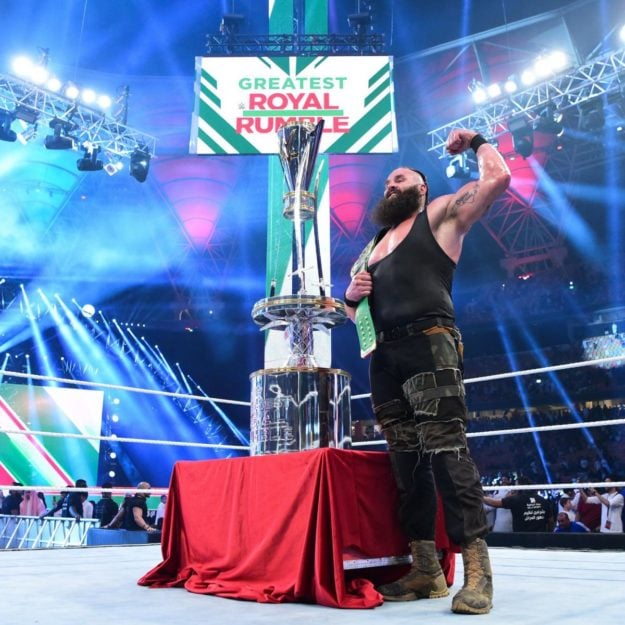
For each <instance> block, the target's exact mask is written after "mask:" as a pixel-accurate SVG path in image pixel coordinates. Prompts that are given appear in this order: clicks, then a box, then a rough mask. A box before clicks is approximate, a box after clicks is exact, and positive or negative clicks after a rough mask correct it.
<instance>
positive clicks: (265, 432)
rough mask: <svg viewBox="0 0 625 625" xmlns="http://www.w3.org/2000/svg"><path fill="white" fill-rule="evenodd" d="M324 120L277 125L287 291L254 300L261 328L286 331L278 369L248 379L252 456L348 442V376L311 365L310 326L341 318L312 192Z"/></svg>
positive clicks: (323, 326)
mask: <svg viewBox="0 0 625 625" xmlns="http://www.w3.org/2000/svg"><path fill="white" fill-rule="evenodd" d="M322 132H323V121H320V122H319V123H318V124H317V125H316V126H314V125H313V124H311V123H310V122H305V121H295V122H290V123H288V124H286V125H285V126H283V127H282V128H280V130H279V131H278V138H279V142H280V143H279V157H280V162H281V164H282V170H283V172H284V176H285V179H286V184H287V187H288V191H287V192H286V193H285V195H284V197H283V216H284V217H285V218H286V219H288V220H290V221H292V222H293V260H292V265H293V266H292V271H291V275H292V277H293V282H292V293H290V294H287V295H284V294H282V295H277V296H276V295H275V294H274V293H273V292H270V294H269V297H267V298H265V299H262V300H260V301H258V302H256V304H255V305H254V308H253V310H252V318H253V319H254V322H255V323H256V324H257V325H259V326H260V327H261V330H282V331H285V330H286V332H287V334H288V337H289V357H288V360H287V362H285V364H284V367H280V368H273V369H261V370H260V371H256V372H254V373H253V374H252V375H251V376H250V378H251V380H252V420H251V428H250V449H251V454H252V455H255V454H266V453H279V452H285V451H301V450H303V449H311V448H316V447H346V446H349V444H350V443H351V413H350V402H351V399H350V387H349V380H350V376H349V374H347V373H346V372H344V371H341V370H338V369H328V368H320V367H317V363H316V361H315V355H314V332H315V331H324V332H328V331H330V330H331V329H332V328H334V327H336V326H337V325H340V324H342V323H344V322H345V321H346V319H347V315H346V313H345V304H344V303H343V302H342V301H340V300H337V299H334V298H333V297H329V296H326V293H325V286H324V284H325V283H324V278H323V271H322V263H321V257H320V250H319V232H318V227H317V211H316V200H317V197H316V195H317V189H316V186H317V184H315V185H314V187H315V188H313V189H312V190H311V188H310V187H311V183H312V178H313V173H314V170H315V160H316V158H317V153H318V150H319V142H320V140H321V134H322ZM310 221H312V226H313V236H314V242H315V256H316V267H317V274H318V278H319V280H318V285H317V287H316V292H314V293H312V292H309V291H310V290H311V288H310V285H307V281H306V268H305V267H304V245H305V236H304V235H305V229H304V227H305V224H306V222H310Z"/></svg>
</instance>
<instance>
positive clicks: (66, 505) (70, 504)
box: [61, 479, 87, 521]
mask: <svg viewBox="0 0 625 625" xmlns="http://www.w3.org/2000/svg"><path fill="white" fill-rule="evenodd" d="M86 487H87V482H86V480H83V479H78V480H76V488H86ZM82 495H83V493H81V492H79V491H71V492H69V493H68V494H67V496H66V497H65V499H64V500H63V507H62V511H61V515H62V516H63V517H65V518H67V519H69V518H73V519H75V520H76V521H80V519H81V518H82V516H83V510H82V502H83V497H82Z"/></svg>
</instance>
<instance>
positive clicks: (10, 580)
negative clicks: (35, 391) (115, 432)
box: [0, 357, 625, 625]
mask: <svg viewBox="0 0 625 625" xmlns="http://www.w3.org/2000/svg"><path fill="white" fill-rule="evenodd" d="M617 362H619V363H620V362H622V358H621V359H619V358H618V357H613V358H602V359H597V360H593V361H584V362H575V363H567V364H562V365H555V366H552V367H542V368H537V369H527V370H522V371H516V372H507V373H502V374H497V375H489V376H483V377H475V378H468V379H466V380H465V383H466V385H467V386H469V385H473V384H476V385H477V384H481V383H485V382H493V381H498V380H503V379H511V378H514V379H517V378H521V377H523V376H536V375H543V374H549V373H553V372H556V371H563V370H567V369H583V368H584V367H591V366H599V365H609V364H612V363H617ZM0 374H2V375H6V376H11V377H13V378H28V379H29V380H31V381H33V382H37V383H41V384H46V383H54V384H56V385H67V386H78V387H85V388H97V389H110V390H117V391H125V392H129V393H141V394H147V395H159V396H165V397H176V398H179V399H186V400H193V401H197V402H205V401H211V402H215V403H222V404H234V405H238V406H248V405H249V403H247V402H239V401H233V400H225V399H219V398H214V397H213V398H207V397H206V396H205V395H193V394H183V393H172V392H167V391H158V390H154V389H141V388H136V387H132V386H116V385H109V384H98V383H96V382H85V381H80V380H75V379H65V378H57V377H49V376H38V375H31V374H25V373H21V372H16V371H8V370H4V371H1V372H0ZM367 398H368V396H367V395H355V396H352V401H359V400H366V399H367ZM5 425H6V422H4V423H3V425H2V426H1V427H0V434H2V435H4V436H3V437H2V438H4V440H11V439H12V438H13V437H21V436H26V437H31V438H33V439H37V440H41V439H43V438H46V437H50V438H63V437H70V438H86V439H89V440H97V441H100V442H102V441H109V442H111V441H112V442H115V444H117V445H119V444H132V445H145V446H149V445H153V446H168V447H172V446H174V447H184V446H194V447H199V448H214V447H220V448H222V449H230V450H232V451H233V452H237V453H240V454H245V453H246V452H247V451H248V448H247V447H246V446H245V445H217V446H216V445H213V444H208V443H189V442H184V441H174V440H157V439H145V438H131V437H117V436H93V435H82V434H72V435H68V434H64V433H59V432H53V431H42V430H31V429H29V428H27V427H25V426H23V427H13V428H11V427H5ZM624 426H625V418H606V419H601V420H589V421H585V420H581V421H580V420H573V421H571V422H569V423H559V424H551V425H542V426H540V425H539V426H529V427H514V428H497V429H488V430H485V431H475V432H472V431H471V428H469V432H468V437H469V439H470V440H469V445H470V447H471V448H473V446H474V445H475V444H476V441H479V440H481V441H482V443H481V445H487V444H488V442H489V441H494V442H493V444H494V445H497V444H498V442H499V441H501V440H504V439H507V437H512V439H513V440H514V439H515V438H518V437H520V436H523V435H528V434H529V435H531V436H532V437H533V438H534V440H535V437H536V436H540V435H541V434H544V433H551V432H554V433H555V432H563V431H573V430H583V431H584V432H586V433H587V432H592V431H598V430H597V429H598V428H601V429H607V428H614V430H613V431H614V432H617V433H618V436H616V438H617V440H620V439H621V438H623V439H625V435H623V433H625V427H624ZM513 445H514V443H513ZM352 447H353V448H354V449H359V450H383V449H384V443H383V441H381V440H379V439H378V440H365V441H356V440H355V441H354V442H353V444H352ZM601 455H602V454H601ZM619 477H620V476H619ZM613 485H615V486H617V487H618V488H619V489H621V488H623V487H625V482H624V481H618V480H615V481H614V482H613ZM603 486H605V484H604V482H603V481H602V480H588V481H580V480H576V481H569V482H566V481H559V482H545V481H542V482H537V483H532V484H529V485H511V486H507V487H506V488H507V489H508V490H515V489H532V490H538V491H544V492H545V493H554V494H556V493H559V492H561V491H563V490H568V489H580V488H601V487H603ZM498 488H499V486H497V485H492V484H484V491H485V493H486V494H489V493H490V491H494V490H497V489H498ZM0 490H2V491H4V492H5V493H6V492H7V491H8V490H31V491H39V492H43V493H45V494H48V495H56V494H58V493H59V492H60V490H64V491H68V490H72V489H69V488H67V487H65V485H64V484H60V485H57V486H55V487H51V486H47V485H27V486H23V487H14V486H11V485H10V484H2V485H0ZM73 490H76V491H78V490H81V491H84V490H87V491H88V492H89V495H90V496H99V495H100V494H101V492H102V489H101V488H98V487H92V486H89V487H88V488H86V489H85V488H77V489H73ZM135 490H136V489H135V488H134V487H130V488H118V487H114V489H113V494H114V495H124V494H126V493H134V492H135ZM167 490H168V489H167V486H166V485H153V488H152V489H151V494H152V495H153V496H158V495H161V494H165V493H167ZM0 523H1V524H2V525H0V527H1V528H2V529H1V531H0V587H1V588H2V589H3V591H4V592H3V596H4V598H5V601H4V602H3V603H4V607H3V619H2V621H3V623H6V624H7V625H17V624H18V623H42V624H47V623H50V624H51V623H57V622H59V621H61V620H62V619H64V618H67V612H68V610H71V613H72V618H79V619H81V620H83V621H85V622H86V621H91V622H94V623H99V622H101V621H102V620H103V619H104V618H105V615H106V618H107V619H108V618H119V619H121V621H122V622H131V621H137V620H139V619H141V620H142V621H147V622H150V623H165V622H185V623H186V625H196V624H200V623H202V625H204V623H206V622H207V621H215V622H221V621H225V620H228V619H230V620H236V621H237V622H240V623H245V624H248V623H249V624H256V623H258V624H262V623H268V622H272V623H274V624H278V623H282V622H283V623H289V624H290V623H293V622H294V621H295V620H296V619H305V620H306V621H308V622H312V623H316V622H319V623H322V622H323V623H325V622H332V623H333V624H334V623H339V624H346V625H351V624H352V623H353V624H355V623H358V625H363V623H364V624H366V623H368V622H372V623H377V622H379V619H380V618H383V619H384V622H387V623H397V624H401V623H407V622H414V621H418V622H419V623H424V624H427V623H434V622H436V623H437V624H439V623H441V622H447V620H446V619H449V620H454V621H457V620H458V618H461V617H459V616H458V615H454V614H452V613H451V611H450V609H449V608H450V602H449V601H447V600H437V601H433V600H425V601H417V602H406V603H387V604H384V605H382V606H380V607H378V608H376V609H374V610H332V609H331V608H327V607H323V606H320V605H310V604H299V603H285V604H280V605H271V604H266V603H256V602H253V601H252V602H250V601H235V600H229V599H224V598H220V597H216V596H207V595H199V594H193V593H189V592H186V591H185V590H184V589H183V588H169V589H148V588H145V587H142V586H138V585H137V580H138V579H139V578H140V577H141V576H142V575H144V574H145V573H146V571H148V570H149V569H151V568H153V567H154V566H155V565H157V564H158V563H159V562H160V561H161V560H162V555H161V547H160V545H157V544H146V545H132V546H99V547H89V548H87V547H86V535H87V533H88V530H89V528H90V527H92V526H94V524H96V523H97V522H96V521H93V520H81V522H79V523H76V522H74V521H73V520H63V519H56V520H53V521H50V523H51V524H53V525H56V526H57V529H56V530H54V528H51V529H50V531H48V532H47V533H46V532H45V531H44V530H42V526H43V524H44V523H46V522H44V521H42V520H40V519H39V518H37V517H19V518H18V520H15V519H9V518H7V517H2V518H0ZM81 524H83V525H82V526H81ZM70 526H71V531H70V530H69V529H68V528H69V527H70ZM79 526H80V527H79ZM559 536H560V535H552V534H541V535H540V536H535V537H533V538H532V540H531V541H530V542H529V543H527V544H523V543H522V541H521V542H519V541H518V540H514V539H513V540H507V541H506V540H503V541H502V540H501V537H496V536H495V534H491V535H490V536H489V545H490V554H491V561H492V566H493V574H494V587H495V596H494V607H493V610H492V612H491V613H490V614H488V615H484V616H482V617H481V619H482V621H483V622H493V623H501V622H506V623H507V624H508V625H516V624H519V625H521V624H523V625H531V624H533V623H536V624H539V623H540V624H542V623H545V622H548V621H551V620H555V619H559V620H560V619H561V620H565V621H566V622H567V623H568V624H569V625H571V624H576V623H579V624H581V623H584V625H585V624H586V623H587V622H588V621H589V620H592V621H595V620H596V621H598V622H602V623H603V624H605V625H608V624H611V623H614V624H616V623H620V622H621V620H622V588H623V586H621V584H623V583H625V535H624V534H620V535H618V536H616V537H615V536H614V535H613V536H611V537H610V538H616V540H615V541H614V542H607V543H606V542H604V543H601V544H599V543H598V542H597V541H592V540H590V541H588V542H587V543H584V544H582V545H580V544H576V545H573V546H572V545H571V544H570V543H569V544H568V545H567V543H566V541H563V543H562V544H560V545H559V544H558V541H557V540H555V539H557V538H558V537H559ZM589 538H597V539H599V538H603V537H602V536H597V535H593V536H590V537H589ZM56 547H66V548H62V549H61V548H56ZM456 567H457V568H456V574H455V582H454V586H453V588H451V589H450V590H451V594H452V595H453V593H454V592H456V590H457V589H458V588H459V587H460V585H461V584H462V577H463V575H462V562H461V558H460V557H458V558H457V562H456Z"/></svg>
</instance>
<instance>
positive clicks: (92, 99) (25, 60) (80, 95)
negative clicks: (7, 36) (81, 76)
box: [11, 56, 113, 111]
mask: <svg viewBox="0 0 625 625" xmlns="http://www.w3.org/2000/svg"><path fill="white" fill-rule="evenodd" d="M44 58H45V57H44ZM11 67H12V69H13V73H14V75H15V76H17V77H18V78H21V79H22V80H26V81H28V82H32V83H33V84H35V85H39V86H40V87H42V88H44V89H47V90H48V91H51V92H52V93H59V94H61V95H63V96H64V97H66V98H67V99H68V100H72V101H80V102H81V103H82V104H85V105H86V106H91V107H96V108H98V109H100V110H102V111H106V110H108V109H110V108H111V105H112V104H113V98H111V96H109V95H107V94H105V93H102V94H98V93H97V92H96V91H94V90H93V89H91V88H89V87H87V88H81V87H79V86H78V85H76V84H75V83H74V82H71V81H68V82H63V81H62V80H61V79H60V78H58V77H57V76H55V75H54V74H51V73H50V71H49V70H48V68H47V67H46V65H45V64H42V63H37V62H35V61H33V60H32V59H31V58H29V57H27V56H17V57H15V59H13V62H12V63H11Z"/></svg>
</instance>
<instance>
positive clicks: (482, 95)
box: [467, 78, 488, 104]
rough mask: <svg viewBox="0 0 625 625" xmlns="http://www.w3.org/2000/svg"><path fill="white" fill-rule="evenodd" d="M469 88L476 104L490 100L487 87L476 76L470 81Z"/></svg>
mask: <svg viewBox="0 0 625 625" xmlns="http://www.w3.org/2000/svg"><path fill="white" fill-rule="evenodd" d="M467 89H468V90H469V93H470V94H471V97H472V98H473V102H475V104H483V103H484V102H486V100H488V93H487V92H486V87H485V86H484V85H483V84H482V83H481V82H479V81H478V80H476V79H475V78H474V79H473V80H472V81H471V82H470V83H469V85H468V87H467Z"/></svg>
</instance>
